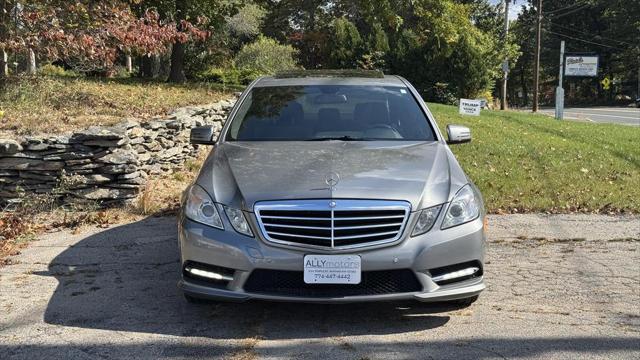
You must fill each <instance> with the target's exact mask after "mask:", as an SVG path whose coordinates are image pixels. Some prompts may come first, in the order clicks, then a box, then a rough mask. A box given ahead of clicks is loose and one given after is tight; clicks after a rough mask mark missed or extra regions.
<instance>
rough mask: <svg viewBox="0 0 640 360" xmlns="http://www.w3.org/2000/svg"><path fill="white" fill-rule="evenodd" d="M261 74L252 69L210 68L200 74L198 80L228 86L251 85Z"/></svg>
mask: <svg viewBox="0 0 640 360" xmlns="http://www.w3.org/2000/svg"><path fill="white" fill-rule="evenodd" d="M259 76H260V73H259V72H258V71H256V70H251V69H235V68H230V69H223V68H210V69H208V70H205V71H202V72H200V73H199V74H198V75H197V76H196V78H197V79H198V80H200V81H207V82H213V83H217V84H227V85H249V83H250V82H252V81H253V80H255V79H257V78H258V77H259Z"/></svg>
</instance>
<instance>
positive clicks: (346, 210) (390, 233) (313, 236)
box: [254, 199, 411, 250]
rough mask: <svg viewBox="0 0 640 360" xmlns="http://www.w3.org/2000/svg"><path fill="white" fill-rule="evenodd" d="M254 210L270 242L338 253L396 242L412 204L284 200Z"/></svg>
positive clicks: (258, 204) (383, 201)
mask: <svg viewBox="0 0 640 360" xmlns="http://www.w3.org/2000/svg"><path fill="white" fill-rule="evenodd" d="M331 205H333V206H331ZM254 210H255V214H256V218H257V220H258V225H259V226H260V230H261V231H262V235H263V236H264V238H265V240H267V241H269V242H273V243H278V244H284V245H290V246H295V247H306V248H315V249H329V250H331V249H336V250H341V249H351V248H359V247H367V246H375V245H380V244H385V243H392V242H395V241H397V240H399V239H400V238H401V237H402V233H403V231H404V228H405V226H406V224H407V221H408V218H409V214H410V212H411V205H410V204H409V203H408V202H405V201H388V200H341V199H338V200H336V199H326V200H283V201H264V202H259V203H257V204H256V205H255V207H254Z"/></svg>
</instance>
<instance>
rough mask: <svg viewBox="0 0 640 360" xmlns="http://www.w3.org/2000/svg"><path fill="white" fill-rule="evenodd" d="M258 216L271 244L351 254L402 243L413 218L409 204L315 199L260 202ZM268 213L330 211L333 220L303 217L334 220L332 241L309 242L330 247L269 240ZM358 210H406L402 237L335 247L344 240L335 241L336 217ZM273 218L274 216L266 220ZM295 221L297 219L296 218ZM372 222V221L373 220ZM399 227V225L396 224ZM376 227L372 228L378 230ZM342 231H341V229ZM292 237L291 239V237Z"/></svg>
mask: <svg viewBox="0 0 640 360" xmlns="http://www.w3.org/2000/svg"><path fill="white" fill-rule="evenodd" d="M330 202H334V203H335V207H333V208H332V207H331V206H329V203H330ZM253 209H254V213H255V216H256V220H257V223H258V226H259V228H260V233H261V235H262V238H263V239H264V240H266V241H267V242H270V243H274V244H280V245H286V246H291V247H296V248H305V249H318V250H324V251H327V250H349V249H358V248H367V247H372V246H378V245H383V244H390V243H394V242H396V241H398V240H400V239H401V238H402V236H403V234H404V230H405V228H406V227H407V223H408V222H409V217H410V215H411V204H410V203H409V202H407V201H396V200H350V199H314V200H281V201H260V202H257V203H255V204H254V206H253ZM268 210H300V211H304V210H315V211H318V210H319V211H330V212H331V217H330V218H312V217H306V218H305V217H301V219H321V220H331V226H330V228H326V227H325V228H326V229H327V230H329V229H330V230H331V237H330V238H326V237H314V236H308V237H309V238H320V239H323V238H324V239H327V240H330V243H328V246H320V245H309V244H303V243H299V242H292V241H286V240H278V239H273V238H271V237H270V236H269V233H268V232H267V230H266V228H265V225H264V223H263V222H262V216H261V211H268ZM357 210H371V211H375V210H402V211H404V217H403V219H402V225H401V226H400V229H399V230H398V233H397V235H396V236H394V237H393V238H389V239H384V240H376V241H371V242H366V243H362V244H353V245H344V246H335V244H334V240H340V239H341V237H338V238H335V237H334V235H333V233H334V230H335V229H336V227H335V226H334V219H336V217H335V215H334V213H335V212H338V211H357ZM400 216H401V215H395V216H376V217H373V218H385V219H386V218H389V219H393V218H399V217H400ZM265 217H267V218H270V216H265ZM293 218H295V217H293ZM369 218H372V217H369ZM337 219H339V220H345V219H361V220H364V219H367V217H366V216H363V217H358V218H337ZM393 224H397V223H393ZM375 227H376V226H372V228H375ZM339 229H340V228H339ZM289 236H290V235H289Z"/></svg>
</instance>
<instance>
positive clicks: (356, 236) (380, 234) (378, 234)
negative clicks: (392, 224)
mask: <svg viewBox="0 0 640 360" xmlns="http://www.w3.org/2000/svg"><path fill="white" fill-rule="evenodd" d="M397 233H398V232H397V231H387V232H381V233H372V234H365V235H351V236H334V237H333V239H334V240H343V239H360V238H367V237H377V236H383V235H394V234H397Z"/></svg>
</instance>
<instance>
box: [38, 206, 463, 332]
mask: <svg viewBox="0 0 640 360" xmlns="http://www.w3.org/2000/svg"><path fill="white" fill-rule="evenodd" d="M176 237H177V229H176V225H175V220H174V219H173V218H148V219H145V220H143V221H139V222H136V223H132V224H128V225H123V226H119V227H116V228H113V229H108V230H105V231H103V232H100V233H97V234H95V235H91V236H89V237H87V238H85V239H83V240H82V241H80V242H78V243H77V244H76V245H74V246H72V247H70V248H68V249H67V250H65V251H64V252H62V253H61V254H60V255H58V256H57V257H56V258H55V259H54V260H53V261H52V262H51V263H50V264H49V271H48V272H46V273H39V274H38V275H42V276H54V277H55V278H56V279H57V280H58V283H59V284H58V287H57V288H56V290H55V292H54V294H53V296H52V297H51V300H50V301H49V304H48V306H47V309H46V312H45V317H44V320H45V322H46V323H48V324H55V325H63V326H72V327H79V328H93V329H106V330H117V331H133V332H144V333H155V334H167V335H179V336H200V337H209V338H216V339H238V338H243V337H251V336H254V335H255V327H256V324H257V323H261V326H262V327H265V328H267V329H268V331H264V334H262V335H261V336H262V337H264V338H265V339H296V338H310V337H312V338H322V337H331V336H337V335H340V336H349V335H365V334H370V335H380V334H401V333H405V332H414V331H420V330H428V329H432V328H436V327H439V326H442V325H444V324H446V323H447V322H448V321H449V316H447V315H442V314H439V313H443V312H446V311H450V310H453V308H451V307H450V306H449V307H448V306H446V305H429V304H420V303H415V302H409V303H397V302H396V303H383V304H347V305H315V304H283V303H269V302H247V303H241V304H233V303H216V304H204V305H200V304H198V305H194V304H189V303H187V302H186V301H185V300H184V298H183V296H182V293H181V291H180V290H179V289H178V288H177V286H176V284H177V282H178V279H179V268H180V266H179V253H178V244H177V238H176Z"/></svg>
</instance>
